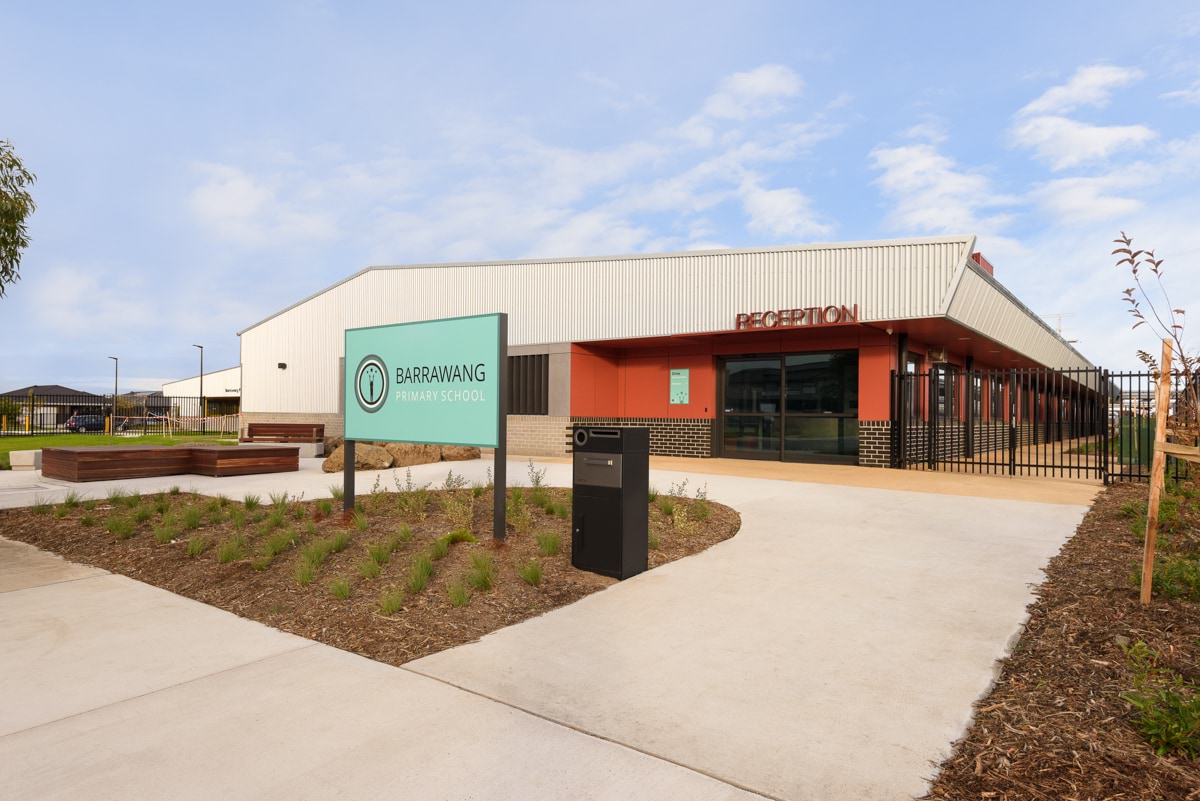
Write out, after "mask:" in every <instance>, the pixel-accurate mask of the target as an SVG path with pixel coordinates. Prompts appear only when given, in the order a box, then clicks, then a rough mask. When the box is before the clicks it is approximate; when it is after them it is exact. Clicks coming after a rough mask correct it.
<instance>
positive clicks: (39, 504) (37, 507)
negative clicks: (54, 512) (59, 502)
mask: <svg viewBox="0 0 1200 801" xmlns="http://www.w3.org/2000/svg"><path fill="white" fill-rule="evenodd" d="M53 508H54V507H52V506H51V505H50V504H49V503H48V502H46V501H43V500H42V499H41V498H38V499H37V500H36V501H34V503H33V506H31V507H30V509H32V510H33V513H34V514H35V515H48V514H50V510H51V509H53Z"/></svg>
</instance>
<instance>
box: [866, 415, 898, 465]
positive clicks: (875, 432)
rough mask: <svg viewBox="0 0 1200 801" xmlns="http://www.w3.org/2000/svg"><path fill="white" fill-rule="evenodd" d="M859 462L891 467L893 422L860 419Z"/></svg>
mask: <svg viewBox="0 0 1200 801" xmlns="http://www.w3.org/2000/svg"><path fill="white" fill-rule="evenodd" d="M858 463H859V464H860V465H861V466H863V467H891V464H892V423H891V421H890V420H860V421H858Z"/></svg>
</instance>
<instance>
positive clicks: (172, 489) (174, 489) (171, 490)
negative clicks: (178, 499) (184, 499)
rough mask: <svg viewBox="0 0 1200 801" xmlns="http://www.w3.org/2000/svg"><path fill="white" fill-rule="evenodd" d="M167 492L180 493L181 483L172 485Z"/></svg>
mask: <svg viewBox="0 0 1200 801" xmlns="http://www.w3.org/2000/svg"><path fill="white" fill-rule="evenodd" d="M167 494H168V495H178V494H179V485H178V484H176V485H175V486H173V487H171V488H170V489H169V490H167Z"/></svg>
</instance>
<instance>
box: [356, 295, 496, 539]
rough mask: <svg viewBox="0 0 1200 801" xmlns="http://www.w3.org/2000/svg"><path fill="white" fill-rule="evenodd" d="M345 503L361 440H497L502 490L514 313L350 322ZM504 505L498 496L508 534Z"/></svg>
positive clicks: (492, 444)
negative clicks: (370, 324)
mask: <svg viewBox="0 0 1200 801" xmlns="http://www.w3.org/2000/svg"><path fill="white" fill-rule="evenodd" d="M345 378H346V396H345V405H344V406H343V408H344V409H345V410H346V413H345V454H344V456H345V467H344V469H343V473H342V476H343V482H344V483H343V489H344V492H345V496H344V505H345V508H346V511H348V512H349V511H352V510H353V509H354V462H355V460H354V445H355V442H356V441H359V442H362V441H366V442H414V443H419V444H425V445H468V446H470V445H474V446H476V447H480V448H495V449H496V456H495V462H494V464H493V468H492V469H493V471H494V473H493V481H494V482H495V487H496V492H497V493H500V494H498V497H500V498H503V497H504V495H503V494H502V493H503V492H504V488H505V487H506V485H507V482H506V475H505V474H506V472H507V471H506V470H505V458H506V456H507V453H508V448H507V442H506V441H507V439H508V424H507V420H508V418H507V417H506V415H507V413H508V411H507V404H506V399H507V397H508V315H507V314H485V315H479V316H476V317H453V318H448V319H444V320H425V321H423V322H417V323H399V324H397V325H380V326H374V327H371V328H348V329H346V376H345ZM505 506H506V504H505V503H503V502H501V503H493V514H494V519H493V521H492V531H493V536H494V537H495V538H496V539H498V540H502V539H504V535H505V519H504V518H505Z"/></svg>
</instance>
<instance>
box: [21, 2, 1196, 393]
mask: <svg viewBox="0 0 1200 801" xmlns="http://www.w3.org/2000/svg"><path fill="white" fill-rule="evenodd" d="M1134 5H1135V4H1130V3H1110V2H1087V3H1070V2H1063V3H1036V4H1035V3H1008V4H991V6H990V7H987V8H984V7H980V4H973V3H959V4H948V3H936V4H935V3H907V4H898V3H877V4H854V5H853V6H850V5H846V4H843V5H842V7H835V4H830V3H811V4H801V3H760V2H743V3H737V4H732V3H730V4H719V5H713V6H712V7H710V8H707V9H706V8H703V7H702V6H700V5H698V4H694V3H651V2H630V3H625V2H606V3H589V4H579V5H577V6H574V7H570V5H569V4H564V3H560V2H559V3H550V2H547V3H505V4H483V3H457V4H432V3H420V4H416V3H412V4H406V3H377V4H373V3H365V2H363V3H353V4H351V3H344V4H334V3H321V2H308V3H207V4H202V5H200V6H192V7H185V6H183V5H181V4H174V3H161V4H160V3H154V4H151V3H146V4H134V3H124V4H117V5H108V4H83V3H79V4H74V5H69V4H68V5H58V4H55V5H51V4H46V3H5V4H4V7H3V11H2V17H3V19H4V27H5V49H6V61H7V63H8V64H9V65H10V66H9V68H8V69H6V80H5V92H4V98H3V101H0V138H7V139H9V140H11V141H12V142H13V144H14V145H15V146H16V148H17V150H18V152H19V154H20V155H21V156H22V157H23V158H24V160H25V162H26V164H27V166H28V167H29V168H30V169H32V170H33V171H34V172H36V173H37V175H38V183H37V185H36V187H35V197H36V200H37V202H38V204H39V209H38V211H37V213H36V215H35V216H34V218H33V219H32V221H31V226H30V227H31V233H32V235H33V237H34V243H33V245H32V246H31V248H30V249H29V250H28V252H27V253H26V255H25V258H24V260H23V263H22V271H21V272H22V275H23V279H22V280H21V282H20V283H18V284H16V285H15V286H13V287H11V288H10V289H9V292H8V295H7V296H6V297H5V298H4V299H3V300H0V323H2V324H3V330H4V331H5V332H6V345H7V346H6V347H5V348H4V349H3V355H2V356H0V385H2V386H0V389H9V388H13V387H17V386H22V385H25V384H30V383H62V384H66V385H69V386H75V387H78V388H81V389H92V388H95V389H103V388H105V387H108V386H111V376H112V373H111V369H112V362H110V361H109V360H108V359H107V358H106V357H107V356H109V355H114V356H119V357H120V358H121V372H122V376H123V378H122V389H123V390H124V389H129V388H157V386H158V384H159V383H161V381H162V380H164V379H170V378H175V377H182V376H185V375H191V374H195V372H196V371H197V352H196V350H195V349H194V348H192V347H191V345H192V343H199V344H203V345H205V347H206V351H205V354H206V356H205V367H206V369H217V368H222V367H227V366H230V365H233V364H236V363H237V361H238V340H237V336H236V332H237V331H238V330H239V329H241V328H244V327H246V326H248V325H250V324H252V323H254V322H256V321H257V320H259V319H260V318H262V317H264V316H266V315H267V314H269V313H271V312H273V311H275V310H277V309H279V308H282V307H284V306H286V305H288V304H290V303H292V302H294V301H296V300H298V299H300V298H302V297H304V296H307V295H309V294H311V293H312V292H314V291H316V290H318V289H320V288H322V287H324V286H326V285H328V284H330V283H332V282H334V281H337V280H339V279H341V278H343V277H345V276H346V275H348V274H350V273H352V272H355V271H357V270H359V269H361V268H362V267H364V266H367V265H370V264H397V263H407V262H420V261H431V260H433V261H442V260H455V259H472V260H474V259H503V258H520V257H540V256H577V255H602V254H612V253H626V252H651V251H662V250H682V249H693V248H707V247H714V246H728V247H746V246H765V245H771V244H780V243H802V242H816V241H836V240H853V239H874V238H883V237H892V236H919V235H926V234H942V233H955V234H957V233H976V234H978V235H979V247H980V249H981V250H982V251H983V252H984V254H985V255H987V256H988V258H989V259H990V260H991V261H992V262H993V263H994V264H995V265H996V274H997V277H998V278H999V279H1000V280H1001V281H1002V282H1004V283H1005V284H1006V285H1007V286H1008V287H1010V288H1011V289H1012V290H1013V291H1014V292H1016V293H1017V295H1018V296H1019V297H1020V298H1021V299H1022V300H1024V301H1025V302H1026V303H1027V304H1028V305H1030V306H1031V307H1033V309H1034V310H1035V311H1037V312H1039V313H1050V312H1054V313H1065V314H1068V315H1072V316H1068V317H1066V318H1064V319H1063V321H1062V324H1063V326H1064V330H1065V333H1066V335H1067V336H1068V337H1070V338H1073V339H1078V340H1079V344H1078V347H1079V348H1080V349H1081V350H1082V351H1083V353H1084V354H1085V355H1087V356H1089V357H1090V358H1091V359H1092V360H1093V361H1095V362H1098V363H1103V364H1105V365H1106V366H1111V367H1125V366H1129V365H1130V364H1132V363H1133V362H1134V352H1135V351H1136V350H1137V348H1139V347H1145V348H1148V349H1150V348H1152V340H1150V339H1149V338H1148V335H1145V334H1143V330H1139V331H1138V332H1130V331H1129V330H1128V329H1129V323H1128V322H1127V319H1126V317H1125V315H1124V312H1123V309H1122V304H1121V303H1120V302H1119V295H1120V292H1121V290H1122V289H1123V288H1125V286H1126V285H1127V283H1128V278H1127V276H1126V275H1125V274H1124V273H1123V272H1122V271H1120V270H1118V269H1117V268H1115V267H1113V266H1112V264H1113V258H1112V257H1110V255H1109V252H1110V250H1111V249H1112V247H1113V246H1112V245H1111V244H1110V241H1111V240H1112V239H1113V238H1114V236H1116V234H1117V233H1118V231H1119V230H1121V229H1122V228H1124V229H1125V230H1127V231H1128V232H1129V233H1130V234H1131V235H1133V236H1134V237H1135V240H1136V242H1137V243H1138V244H1140V245H1143V246H1147V247H1150V246H1152V247H1155V248H1157V250H1158V253H1159V255H1160V256H1165V257H1166V259H1167V262H1166V264H1165V267H1166V269H1167V277H1168V281H1169V283H1170V286H1171V287H1172V288H1173V291H1174V293H1175V301H1176V305H1184V306H1187V307H1188V308H1191V309H1192V310H1193V313H1194V314H1195V315H1200V224H1198V223H1200V189H1198V188H1197V187H1200V181H1198V180H1197V179H1198V178H1200V6H1197V5H1196V4H1194V3H1190V2H1178V3H1169V2H1163V3H1154V4H1141V5H1140V6H1139V7H1136V8H1135V7H1134ZM113 9H119V10H115V11H114V10H113ZM1197 337H1200V329H1198V333H1197V336H1196V337H1193V340H1195V339H1196V338H1197Z"/></svg>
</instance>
